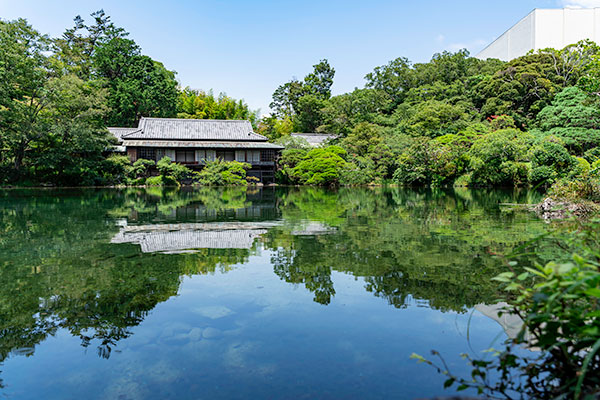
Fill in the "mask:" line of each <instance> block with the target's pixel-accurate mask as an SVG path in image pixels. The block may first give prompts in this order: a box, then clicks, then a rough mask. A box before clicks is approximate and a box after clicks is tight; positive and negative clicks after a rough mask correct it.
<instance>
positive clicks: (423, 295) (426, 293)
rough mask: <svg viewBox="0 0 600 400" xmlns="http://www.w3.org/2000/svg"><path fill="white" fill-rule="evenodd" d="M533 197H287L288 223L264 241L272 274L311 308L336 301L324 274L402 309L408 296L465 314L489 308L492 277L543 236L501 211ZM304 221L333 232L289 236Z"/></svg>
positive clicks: (523, 218) (375, 193)
mask: <svg viewBox="0 0 600 400" xmlns="http://www.w3.org/2000/svg"><path fill="white" fill-rule="evenodd" d="M529 195H531V192H516V191H512V192H501V191H474V192H470V191H467V190H457V191H442V190H403V189H339V190H337V191H328V190H324V189H318V188H310V189H307V190H291V191H289V192H287V193H286V194H285V195H284V201H283V202H282V214H283V217H284V219H285V225H284V227H282V228H275V229H273V230H271V232H269V233H268V234H267V235H265V241H266V243H267V246H268V247H271V248H272V249H274V250H276V254H277V256H276V257H273V259H272V262H273V264H274V269H275V273H276V274H277V275H278V276H280V277H281V278H282V279H284V280H285V281H287V282H290V283H302V284H304V285H305V287H306V288H307V289H308V290H311V291H313V292H314V293H315V301H318V302H319V303H322V304H328V303H329V302H330V300H331V299H330V297H331V296H332V295H333V294H335V290H334V288H333V284H332V282H331V278H330V271H331V270H336V271H340V272H346V273H350V274H352V275H354V276H360V277H364V279H365V282H366V286H365V289H366V290H367V291H369V292H372V293H374V294H375V295H376V296H379V297H382V298H385V299H387V300H388V302H389V303H390V304H391V305H394V306H395V307H404V306H405V305H406V303H407V300H408V299H409V298H410V297H414V298H416V299H422V300H427V302H428V304H429V305H430V306H431V307H434V308H438V309H441V310H457V311H461V310H464V307H465V306H467V307H470V306H473V305H475V304H477V303H481V302H485V301H493V300H495V299H496V298H498V297H499V296H500V295H501V293H499V292H498V290H497V288H496V285H494V284H493V283H492V282H491V281H490V278H491V277H493V276H494V275H496V274H497V273H498V272H500V271H501V268H502V265H501V262H500V261H499V260H498V259H497V258H496V257H494V256H495V255H496V254H507V253H510V252H511V251H513V250H514V249H516V248H518V247H519V246H520V245H522V244H523V243H525V242H526V241H528V240H530V239H532V238H533V237H535V236H537V235H538V234H539V233H541V232H543V231H544V230H545V229H546V228H545V225H544V224H543V223H542V222H541V221H535V220H532V218H531V216H530V215H528V214H526V213H517V212H504V211H503V210H501V209H500V207H499V203H517V202H523V200H525V201H529V202H530V201H532V200H531V199H527V198H525V197H524V196H529ZM307 219H311V220H318V221H323V222H327V223H328V224H330V225H332V226H335V228H336V233H335V234H325V235H319V236H316V237H312V238H310V239H307V238H305V237H297V236H294V235H292V234H291V232H292V231H293V230H294V227H295V226H296V225H297V224H298V223H300V222H301V221H304V220H307Z"/></svg>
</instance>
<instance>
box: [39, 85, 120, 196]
mask: <svg viewBox="0 0 600 400" xmlns="http://www.w3.org/2000/svg"><path fill="white" fill-rule="evenodd" d="M47 88H48V91H49V92H51V93H52V101H51V102H50V103H49V104H48V106H47V108H46V110H45V111H44V114H45V119H46V124H45V127H46V129H47V133H46V135H44V136H43V137H42V138H40V139H39V140H38V141H37V144H36V148H35V149H32V151H31V153H32V154H30V156H29V158H30V159H31V160H30V162H31V165H32V168H33V169H34V171H35V172H34V174H35V176H36V177H37V179H40V180H42V181H44V182H53V183H58V184H65V185H72V186H74V185H96V184H102V183H103V182H102V181H101V177H102V173H101V171H100V168H101V166H102V161H103V158H104V157H103V156H102V153H103V152H104V151H106V149H107V148H108V147H109V144H110V141H111V139H112V136H110V135H109V133H108V131H107V130H106V129H105V127H104V122H103V119H104V117H105V115H106V113H107V112H108V107H107V106H106V98H107V95H108V92H107V90H106V89H103V88H101V87H99V85H98V82H94V81H88V82H86V81H83V80H82V79H80V78H78V77H77V76H76V75H74V74H69V75H63V76H61V77H58V78H52V79H50V80H49V81H48V83H47Z"/></svg>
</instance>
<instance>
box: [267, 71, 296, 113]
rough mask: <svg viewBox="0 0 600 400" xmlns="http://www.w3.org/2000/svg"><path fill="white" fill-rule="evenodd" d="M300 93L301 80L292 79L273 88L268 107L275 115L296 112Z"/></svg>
mask: <svg viewBox="0 0 600 400" xmlns="http://www.w3.org/2000/svg"><path fill="white" fill-rule="evenodd" d="M302 95H303V84H302V82H300V81H298V80H296V79H292V80H291V81H289V82H287V83H284V84H283V85H281V86H279V87H278V88H277V89H276V90H275V92H274V93H273V101H272V102H271V104H269V107H270V108H271V110H273V112H274V114H275V115H276V116H277V117H280V118H282V117H286V116H287V117H291V116H293V115H294V114H295V113H296V109H297V107H298V100H299V99H300V97H302Z"/></svg>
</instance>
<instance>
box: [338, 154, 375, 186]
mask: <svg viewBox="0 0 600 400" xmlns="http://www.w3.org/2000/svg"><path fill="white" fill-rule="evenodd" d="M376 176H377V172H376V170H375V163H374V162H373V160H371V159H370V158H368V157H354V158H353V159H352V161H351V162H347V163H346V164H345V165H344V167H343V168H342V169H341V171H340V179H339V181H340V184H342V185H345V186H358V185H367V184H370V183H374V182H375V181H376V180H377V178H376Z"/></svg>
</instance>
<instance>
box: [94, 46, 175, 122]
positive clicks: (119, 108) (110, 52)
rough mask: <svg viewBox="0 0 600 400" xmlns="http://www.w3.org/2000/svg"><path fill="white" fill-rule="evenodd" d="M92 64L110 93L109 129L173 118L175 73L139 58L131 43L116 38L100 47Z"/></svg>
mask: <svg viewBox="0 0 600 400" xmlns="http://www.w3.org/2000/svg"><path fill="white" fill-rule="evenodd" d="M93 62H94V65H95V68H96V71H97V72H96V73H97V75H98V76H99V77H101V78H103V80H104V82H105V84H106V87H107V88H108V90H109V93H110V95H109V98H108V105H109V107H110V109H111V113H110V115H109V116H108V118H107V124H108V125H109V126H135V124H136V123H137V122H138V121H139V120H140V118H141V117H143V116H145V117H173V116H175V114H176V105H177V98H178V91H177V81H176V80H175V73H174V72H172V71H169V70H167V69H166V68H165V67H164V66H163V64H161V63H160V62H158V61H155V60H153V59H151V58H150V57H148V56H144V55H142V54H141V50H140V48H139V46H138V45H137V44H136V43H135V42H134V41H133V40H129V39H125V38H122V37H116V38H113V39H111V40H110V41H108V42H107V43H103V44H101V45H100V47H99V48H98V49H97V50H96V52H95V54H94V56H93Z"/></svg>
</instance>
